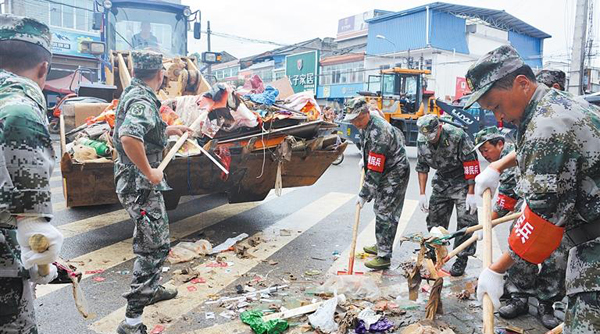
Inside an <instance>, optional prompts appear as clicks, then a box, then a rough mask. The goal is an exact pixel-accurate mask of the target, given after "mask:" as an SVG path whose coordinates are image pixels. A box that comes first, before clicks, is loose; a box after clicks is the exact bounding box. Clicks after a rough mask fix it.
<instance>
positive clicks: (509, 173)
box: [493, 142, 519, 217]
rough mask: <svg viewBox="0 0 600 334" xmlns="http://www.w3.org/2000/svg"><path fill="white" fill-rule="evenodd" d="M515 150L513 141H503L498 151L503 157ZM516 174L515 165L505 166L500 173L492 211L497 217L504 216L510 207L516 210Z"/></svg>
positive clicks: (517, 197) (517, 196) (517, 199)
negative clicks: (502, 146) (502, 145)
mask: <svg viewBox="0 0 600 334" xmlns="http://www.w3.org/2000/svg"><path fill="white" fill-rule="evenodd" d="M514 150H515V145H514V144H513V143H509V142H505V143H504V148H503V149H502V152H501V153H500V158H503V157H505V156H506V155H507V154H509V153H510V152H512V151H514ZM517 174H518V170H517V168H516V167H511V168H507V169H506V170H504V171H503V172H502V174H500V185H499V186H498V195H497V198H496V201H495V202H494V208H493V209H494V211H495V212H497V213H498V216H499V217H503V216H506V214H508V213H509V212H510V211H513V210H511V209H509V208H510V207H514V208H515V209H514V210H518V207H517V206H516V205H517V202H518V201H519V195H517Z"/></svg>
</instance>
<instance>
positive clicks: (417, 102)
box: [367, 67, 429, 117]
mask: <svg viewBox="0 0 600 334" xmlns="http://www.w3.org/2000/svg"><path fill="white" fill-rule="evenodd" d="M428 73H429V71H426V70H411V69H405V68H399V67H395V68H391V69H386V70H382V71H381V72H380V75H370V76H369V79H368V84H367V90H368V91H369V92H373V93H375V92H376V93H377V95H378V96H380V97H381V110H382V111H383V112H384V113H389V114H394V115H393V116H392V117H394V116H396V117H398V116H399V115H401V114H415V113H417V112H418V111H419V108H420V107H421V102H422V101H423V88H424V87H423V86H424V85H423V74H428Z"/></svg>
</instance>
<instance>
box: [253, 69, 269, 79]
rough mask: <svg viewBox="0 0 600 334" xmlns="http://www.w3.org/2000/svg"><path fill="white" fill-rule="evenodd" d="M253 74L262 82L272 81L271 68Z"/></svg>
mask: <svg viewBox="0 0 600 334" xmlns="http://www.w3.org/2000/svg"><path fill="white" fill-rule="evenodd" d="M254 74H256V75H258V76H259V77H260V78H261V79H262V81H263V82H271V81H273V68H271V67H269V68H265V69H260V70H255V71H254Z"/></svg>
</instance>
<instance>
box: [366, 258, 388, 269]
mask: <svg viewBox="0 0 600 334" xmlns="http://www.w3.org/2000/svg"><path fill="white" fill-rule="evenodd" d="M391 264H392V261H391V260H390V258H387V257H380V256H378V257H376V258H374V259H373V260H371V261H368V262H366V263H365V267H367V268H369V269H375V270H383V269H387V268H389V267H390V265H391Z"/></svg>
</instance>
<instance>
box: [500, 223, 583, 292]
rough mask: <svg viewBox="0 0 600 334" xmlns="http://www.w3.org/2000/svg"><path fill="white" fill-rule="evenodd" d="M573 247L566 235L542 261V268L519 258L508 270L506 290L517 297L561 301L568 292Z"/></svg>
mask: <svg viewBox="0 0 600 334" xmlns="http://www.w3.org/2000/svg"><path fill="white" fill-rule="evenodd" d="M511 230H512V226H511ZM571 247H572V245H571V243H570V242H569V240H568V239H567V238H566V237H564V238H563V240H562V243H561V244H560V246H559V247H558V248H557V249H556V250H555V251H554V252H552V254H551V255H550V257H548V258H547V259H546V260H545V261H544V262H542V264H541V268H538V265H537V264H532V263H529V262H527V261H525V260H523V259H519V260H517V262H515V264H514V265H513V266H512V267H511V268H510V269H508V271H507V274H508V275H507V277H506V281H505V283H504V289H505V291H506V292H507V293H509V294H510V295H511V297H515V298H523V297H527V296H533V297H536V298H537V299H538V301H540V302H548V303H553V302H556V301H560V300H561V299H563V297H564V296H565V293H566V289H565V276H566V273H567V260H568V258H569V249H571Z"/></svg>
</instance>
